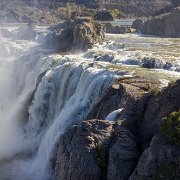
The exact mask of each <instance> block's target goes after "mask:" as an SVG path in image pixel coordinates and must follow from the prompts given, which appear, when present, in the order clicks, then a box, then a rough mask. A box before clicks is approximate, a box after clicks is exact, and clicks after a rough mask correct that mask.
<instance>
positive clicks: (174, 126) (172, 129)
mask: <svg viewBox="0 0 180 180" xmlns="http://www.w3.org/2000/svg"><path fill="white" fill-rule="evenodd" d="M161 130H162V133H163V134H164V135H165V136H166V138H167V139H168V140H169V142H171V143H174V144H176V145H178V146H180V111H178V112H173V113H171V114H170V115H169V116H168V117H165V118H163V121H162V127H161Z"/></svg>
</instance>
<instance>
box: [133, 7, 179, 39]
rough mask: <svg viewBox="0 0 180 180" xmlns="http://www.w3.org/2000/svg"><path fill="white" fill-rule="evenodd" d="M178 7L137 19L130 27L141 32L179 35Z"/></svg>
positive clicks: (169, 35)
mask: <svg viewBox="0 0 180 180" xmlns="http://www.w3.org/2000/svg"><path fill="white" fill-rule="evenodd" d="M179 19H180V7H177V8H175V9H173V11H172V12H170V13H166V14H161V15H159V16H155V17H151V18H145V19H137V20H136V21H134V23H133V25H132V27H133V28H135V29H137V30H138V31H140V32H141V33H143V34H148V35H158V36H166V37H180V23H179Z"/></svg>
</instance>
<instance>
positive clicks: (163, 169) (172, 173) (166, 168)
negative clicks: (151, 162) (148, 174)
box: [152, 163, 178, 180]
mask: <svg viewBox="0 0 180 180" xmlns="http://www.w3.org/2000/svg"><path fill="white" fill-rule="evenodd" d="M177 169H178V165H176V164H175V163H163V164H162V165H160V166H159V167H158V168H157V169H156V171H155V173H154V175H153V178H152V179H153V180H161V179H162V180H163V179H167V180H168V179H169V180H170V179H172V180H173V179H175V177H176V171H177Z"/></svg>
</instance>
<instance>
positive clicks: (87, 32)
mask: <svg viewBox="0 0 180 180" xmlns="http://www.w3.org/2000/svg"><path fill="white" fill-rule="evenodd" d="M50 30H51V32H50V33H49V34H48V35H47V36H46V41H47V44H48V45H50V46H51V47H52V48H55V49H56V50H57V51H59V52H67V51H85V50H87V49H89V48H91V47H92V45H93V44H94V43H96V42H97V41H101V40H102V39H103V38H104V30H103V27H102V26H101V25H100V24H99V23H96V22H93V21H91V20H89V19H75V20H72V19H69V20H67V21H65V22H64V23H61V24H59V25H57V26H55V27H51V28H50Z"/></svg>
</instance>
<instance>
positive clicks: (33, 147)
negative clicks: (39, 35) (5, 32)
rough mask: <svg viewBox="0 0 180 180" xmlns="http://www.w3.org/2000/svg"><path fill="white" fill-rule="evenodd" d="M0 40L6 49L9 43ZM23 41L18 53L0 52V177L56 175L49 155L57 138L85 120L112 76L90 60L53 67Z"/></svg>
mask: <svg viewBox="0 0 180 180" xmlns="http://www.w3.org/2000/svg"><path fill="white" fill-rule="evenodd" d="M0 39H1V42H0V44H1V46H3V48H4V47H5V48H7V49H8V48H9V47H10V46H9V45H11V43H10V42H6V41H7V40H4V39H3V38H0ZM13 43H20V42H13ZM20 44H21V43H20ZM22 44H23V45H22ZM22 44H21V45H22V48H20V51H19V53H17V49H16V54H11V52H13V51H14V48H13V47H14V45H13V47H12V48H9V49H8V50H7V53H4V54H3V56H0V61H1V62H0V63H1V66H0V84H1V86H0V177H1V178H0V179H2V180H4V179H10V180H11V179H13V180H31V179H33V180H49V179H54V177H53V170H52V169H51V166H52V165H51V158H53V150H54V147H55V144H56V142H57V141H58V139H59V136H60V135H61V134H62V133H63V132H64V131H65V129H66V128H68V127H69V126H71V125H74V124H78V123H80V122H81V121H82V120H84V118H85V116H86V114H87V113H88V111H89V110H90V108H91V107H92V106H93V105H94V104H95V103H96V102H97V101H98V99H99V98H100V96H101V95H102V93H103V92H104V91H105V90H106V89H107V88H108V86H109V85H110V84H111V82H112V81H113V79H114V74H112V73H109V72H108V71H107V70H104V69H96V68H93V67H91V66H90V65H89V63H87V62H74V61H69V60H66V59H65V60H59V61H57V62H56V65H53V64H54V63H53V61H52V60H51V59H52V58H51V57H46V56H45V55H43V54H42V53H41V52H39V51H38V50H37V48H33V47H32V48H30V47H31V45H28V44H27V42H26V43H25V42H22ZM33 46H34V45H33ZM15 47H16V46H15ZM25 47H26V51H22V49H24V48H25ZM3 48H1V49H0V51H3V52H5V51H4V50H3ZM35 49H36V50H35ZM7 57H9V58H7ZM60 59H61V58H60Z"/></svg>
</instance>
